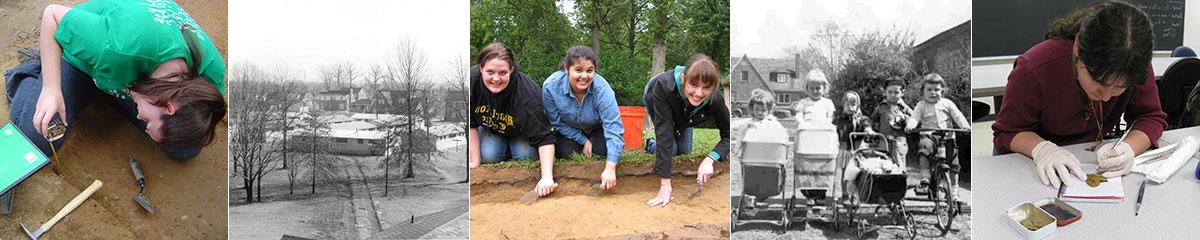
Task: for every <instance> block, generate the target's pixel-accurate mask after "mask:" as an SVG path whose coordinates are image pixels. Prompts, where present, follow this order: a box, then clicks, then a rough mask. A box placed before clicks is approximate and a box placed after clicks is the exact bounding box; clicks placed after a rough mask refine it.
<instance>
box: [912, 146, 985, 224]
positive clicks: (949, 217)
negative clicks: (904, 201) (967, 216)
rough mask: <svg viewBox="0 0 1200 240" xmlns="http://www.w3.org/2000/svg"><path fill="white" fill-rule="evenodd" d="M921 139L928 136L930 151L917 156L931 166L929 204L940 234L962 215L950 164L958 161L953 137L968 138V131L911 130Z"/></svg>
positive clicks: (954, 167) (956, 170)
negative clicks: (963, 136)
mask: <svg viewBox="0 0 1200 240" xmlns="http://www.w3.org/2000/svg"><path fill="white" fill-rule="evenodd" d="M913 132H917V133H918V134H920V135H921V136H922V137H924V136H928V137H929V138H931V140H933V151H932V152H930V153H921V155H920V157H924V158H926V159H929V164H930V166H932V168H931V169H930V174H929V187H930V188H929V189H930V190H929V194H928V197H929V200H930V201H932V202H933V213H934V215H936V216H937V221H938V227H939V228H941V229H942V233H946V232H948V231H950V230H951V226H952V223H953V221H954V217H956V216H958V214H959V213H961V212H962V204H961V203H960V202H959V201H958V199H955V198H957V196H958V194H957V193H958V186H957V184H954V182H953V181H952V180H953V179H956V178H958V173H959V166H958V164H954V160H955V159H957V158H958V145H956V143H955V141H954V140H955V137H956V135H957V134H964V135H970V134H971V130H970V129H942V128H917V129H913Z"/></svg>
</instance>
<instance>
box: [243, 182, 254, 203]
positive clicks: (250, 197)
mask: <svg viewBox="0 0 1200 240" xmlns="http://www.w3.org/2000/svg"><path fill="white" fill-rule="evenodd" d="M253 182H254V179H251V178H246V177H243V178H242V188H245V189H246V203H253V202H254V188H251V186H254V184H253Z"/></svg>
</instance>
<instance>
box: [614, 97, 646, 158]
mask: <svg viewBox="0 0 1200 240" xmlns="http://www.w3.org/2000/svg"><path fill="white" fill-rule="evenodd" d="M619 108H620V109H621V124H623V125H625V134H624V138H625V149H627V150H629V149H642V128H643V127H644V126H645V121H646V108H645V107H638V106H620V107H619Z"/></svg>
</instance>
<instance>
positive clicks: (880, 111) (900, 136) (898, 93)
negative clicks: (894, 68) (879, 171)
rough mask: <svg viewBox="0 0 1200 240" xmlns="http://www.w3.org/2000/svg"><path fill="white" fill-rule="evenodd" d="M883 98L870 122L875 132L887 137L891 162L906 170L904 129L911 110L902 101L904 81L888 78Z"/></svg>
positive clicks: (906, 148) (906, 141) (906, 151)
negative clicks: (873, 125)
mask: <svg viewBox="0 0 1200 240" xmlns="http://www.w3.org/2000/svg"><path fill="white" fill-rule="evenodd" d="M883 96H884V99H883V102H882V103H880V104H879V105H878V106H875V112H874V113H872V114H871V122H872V123H875V128H874V129H875V130H876V131H879V133H882V134H883V135H884V136H887V139H888V148H890V149H889V152H891V154H892V160H893V161H896V165H899V166H900V169H907V168H906V167H907V163H906V161H907V160H906V157H907V156H908V138H906V137H905V134H906V133H905V131H904V127H905V125H906V123H907V121H908V117H909V116H910V115H912V108H910V107H908V104H905V103H904V100H903V99H902V97H903V96H904V79H903V78H900V77H891V78H888V80H887V83H886V85H884V87H883Z"/></svg>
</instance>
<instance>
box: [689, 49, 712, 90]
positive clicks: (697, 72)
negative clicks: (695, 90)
mask: <svg viewBox="0 0 1200 240" xmlns="http://www.w3.org/2000/svg"><path fill="white" fill-rule="evenodd" d="M684 66H685V67H686V70H684V73H683V77H684V79H683V83H685V84H687V83H692V82H695V81H699V83H700V84H701V85H703V86H706V87H714V88H715V87H719V86H720V85H719V83H718V81H720V78H721V77H720V75H721V70H720V69H719V68H717V63H715V62H713V60H712V59H711V58H708V56H707V55H704V54H702V53H697V54H694V55H692V57H691V58H688V61H687V63H686V64H684Z"/></svg>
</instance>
